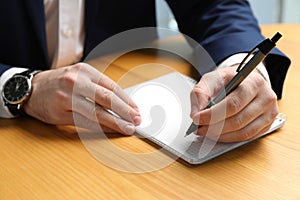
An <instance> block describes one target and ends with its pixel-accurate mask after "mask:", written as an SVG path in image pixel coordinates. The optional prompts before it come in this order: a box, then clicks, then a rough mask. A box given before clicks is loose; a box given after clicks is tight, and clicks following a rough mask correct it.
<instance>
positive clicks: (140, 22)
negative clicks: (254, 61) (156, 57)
mask: <svg viewBox="0 0 300 200" xmlns="http://www.w3.org/2000/svg"><path fill="white" fill-rule="evenodd" d="M167 2H168V4H169V5H170V7H171V9H172V10H173V12H174V15H175V18H176V20H177V22H178V26H179V29H180V31H181V32H183V33H184V34H186V35H188V36H190V37H192V38H193V39H195V40H197V41H198V42H199V43H200V44H201V45H202V46H203V47H204V48H205V49H206V50H207V51H208V52H209V53H210V55H211V57H212V58H213V60H214V61H215V63H217V64H221V63H222V64H221V65H222V68H221V69H219V70H218V72H216V71H213V72H210V73H207V74H206V75H205V76H204V77H203V78H202V79H201V80H200V82H199V83H198V85H197V86H196V87H195V89H194V90H193V94H196V98H194V99H192V111H191V117H192V118H193V121H194V122H195V123H197V124H200V125H202V126H201V128H200V129H199V130H198V131H197V134H200V135H205V133H206V130H207V129H208V126H209V125H210V127H211V128H214V127H217V125H218V124H219V123H222V122H223V121H224V120H225V123H224V128H223V131H222V134H221V136H220V138H219V140H220V141H225V142H227V141H228V142H230V141H241V140H246V139H250V138H253V137H255V136H257V135H259V134H262V133H263V132H265V131H266V130H267V129H268V128H269V127H270V125H271V124H272V122H273V120H274V118H275V116H276V115H277V113H278V108H277V103H276V99H277V97H278V98H281V92H282V85H283V81H284V78H285V74H286V72H287V69H288V66H289V63H290V61H289V59H288V58H286V57H284V56H283V55H282V53H280V52H279V51H278V50H275V51H273V52H272V53H271V55H269V56H268V57H267V59H266V60H265V65H266V69H265V68H264V66H263V64H261V65H260V67H259V68H258V70H257V71H255V72H253V73H251V75H249V77H247V79H246V80H245V81H244V82H243V83H242V84H241V85H240V86H239V87H238V88H237V89H236V90H235V91H234V92H233V93H231V94H230V95H229V96H228V97H226V101H223V102H220V103H219V104H218V105H215V106H213V107H212V108H211V109H207V110H202V109H203V108H204V107H205V106H206V104H207V102H208V100H209V98H210V97H212V96H214V95H215V93H217V92H218V89H219V87H220V84H224V83H226V82H228V80H229V79H230V78H232V77H233V75H234V73H235V67H236V65H237V64H238V63H239V62H241V59H242V58H243V56H244V55H243V54H240V53H245V52H248V51H250V50H251V49H252V48H253V47H254V46H255V45H256V44H257V43H258V42H260V41H261V40H263V37H262V35H261V34H260V30H259V27H258V24H257V21H256V20H255V18H254V16H253V14H252V12H251V9H250V6H249V4H248V2H247V1H246V0H215V1H197V0H190V1H173V0H170V1H167ZM0 19H1V21H0V24H1V27H2V29H1V31H0V63H1V64H0V74H1V78H0V84H1V88H2V90H3V91H4V94H5V93H7V96H9V95H12V96H14V95H15V94H16V93H18V92H19V89H20V85H19V84H20V83H11V85H12V86H14V87H15V88H14V90H15V93H13V92H12V93H13V94H10V92H11V91H9V87H6V88H5V87H4V85H5V84H6V83H7V82H9V80H10V81H11V79H9V78H10V77H13V75H14V74H18V73H21V72H23V71H24V70H25V69H24V68H30V69H35V70H42V71H41V72H39V73H36V71H26V72H23V75H24V74H25V75H26V76H28V77H31V76H33V78H32V80H31V82H32V92H31V94H30V97H29V98H24V99H25V100H24V101H23V99H21V100H22V102H21V103H18V104H17V106H16V105H12V103H9V102H8V100H7V99H5V98H3V99H2V98H1V105H0V106H1V113H0V114H1V116H2V117H14V116H16V115H19V113H20V112H22V111H24V112H25V113H26V114H28V115H30V116H32V117H34V118H37V119H39V120H42V121H44V122H46V123H50V124H57V125H58V124H63V125H70V124H74V119H73V113H76V116H77V117H78V119H80V120H79V121H80V122H82V124H79V125H80V126H82V127H85V126H86V124H89V127H86V128H91V127H93V126H95V127H96V126H97V125H98V124H101V126H102V128H103V129H104V130H106V131H109V130H114V131H118V132H121V133H123V134H127V135H130V134H132V133H134V131H135V126H136V125H139V124H140V122H141V120H142V119H141V117H140V114H139V110H138V108H137V106H136V104H135V103H134V102H133V101H132V100H131V99H130V98H129V97H128V96H127V95H126V94H125V93H124V91H123V90H122V89H121V88H120V87H119V86H118V85H117V84H116V83H114V82H113V81H112V80H111V79H110V78H109V77H107V76H105V75H104V74H101V73H100V72H98V71H96V70H95V69H93V67H91V66H89V65H87V64H85V63H78V62H79V61H82V59H84V58H85V56H86V55H87V54H88V53H89V52H90V51H91V50H92V49H93V48H94V47H95V46H96V45H97V44H99V43H100V42H102V41H103V40H105V39H106V38H108V37H110V36H113V35H115V34H117V33H120V32H122V31H125V30H129V29H133V28H139V27H152V26H155V3H154V0H147V1H140V0H132V1H126V2H125V1H113V0H112V1H100V0H99V1H97V0H86V1H84V0H76V1H64V0H60V1H58V0H53V1H51V0H44V1H42V0H39V1H34V0H27V1H21V0H11V1H3V2H2V3H0ZM79 72H80V77H84V78H80V79H79V78H77V75H78V73H79ZM268 73H269V76H268ZM217 74H222V78H219V76H218V75H217ZM269 77H270V82H271V85H272V87H270V85H269V83H268V79H269ZM17 80H18V79H15V81H17ZM99 80H100V81H99ZM212 80H213V81H212ZM75 84H76V85H80V86H82V87H81V89H79V90H76V93H75V94H74V93H73V86H74V85H75ZM7 85H9V84H6V86H7ZM272 88H273V90H272ZM94 91H96V94H95V96H94V95H92V94H94V93H93V92H94ZM210 91H213V92H210ZM276 95H277V96H276ZM4 96H5V95H4ZM72 97H73V98H76V100H77V102H79V106H76V110H73V108H72ZM16 98H17V97H16ZM18 98H20V97H18ZM91 101H92V102H96V104H97V105H96V107H95V106H94V104H93V103H92V102H91ZM112 101H114V107H112ZM115 102H116V103H115ZM226 102H227V103H226ZM224 104H226V105H225V106H226V110H227V112H226V117H225V119H224V118H223V117H220V118H217V119H215V120H214V121H211V122H210V116H211V113H212V112H218V110H220V109H221V107H222V106H224ZM106 109H112V111H114V112H115V113H117V114H118V115H119V116H120V118H118V117H115V115H113V114H111V113H110V112H108V111H106ZM94 114H96V116H97V117H98V120H97V121H92V120H93V116H94ZM77 121H78V120H77ZM76 125H78V124H76Z"/></svg>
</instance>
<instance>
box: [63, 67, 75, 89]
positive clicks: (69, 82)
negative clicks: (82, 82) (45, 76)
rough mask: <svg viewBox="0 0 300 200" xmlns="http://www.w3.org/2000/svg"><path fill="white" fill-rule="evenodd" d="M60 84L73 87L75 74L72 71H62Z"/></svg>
mask: <svg viewBox="0 0 300 200" xmlns="http://www.w3.org/2000/svg"><path fill="white" fill-rule="evenodd" d="M60 80H61V81H60V85H61V86H62V87H64V88H65V87H67V88H68V87H70V86H71V87H73V86H74V85H75V83H76V74H75V73H73V72H70V71H68V72H67V73H64V74H63V76H62V77H61V79H60Z"/></svg>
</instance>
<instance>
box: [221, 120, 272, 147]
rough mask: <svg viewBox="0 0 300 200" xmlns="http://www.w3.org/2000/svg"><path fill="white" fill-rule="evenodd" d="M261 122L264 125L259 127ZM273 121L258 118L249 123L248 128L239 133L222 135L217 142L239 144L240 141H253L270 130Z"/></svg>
mask: <svg viewBox="0 0 300 200" xmlns="http://www.w3.org/2000/svg"><path fill="white" fill-rule="evenodd" d="M261 120H262V121H263V123H264V126H263V127H261V123H262V121H261ZM273 121H274V120H273ZM273 121H269V120H266V119H264V117H263V116H262V117H259V118H258V119H256V120H254V121H253V122H252V123H250V124H249V125H248V126H246V127H245V128H243V129H241V130H239V131H236V132H232V133H227V134H222V135H221V136H220V138H219V142H241V141H245V140H249V139H253V138H255V137H258V136H260V135H263V134H264V133H266V132H267V131H268V130H269V129H270V127H271V125H272V123H273ZM258 127H261V128H258Z"/></svg>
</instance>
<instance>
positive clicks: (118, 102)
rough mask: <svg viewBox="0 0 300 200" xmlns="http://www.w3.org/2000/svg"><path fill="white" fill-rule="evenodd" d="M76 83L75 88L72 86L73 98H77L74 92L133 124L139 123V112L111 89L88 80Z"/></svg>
mask: <svg viewBox="0 0 300 200" xmlns="http://www.w3.org/2000/svg"><path fill="white" fill-rule="evenodd" d="M77 85H78V86H77ZM77 85H76V88H74V89H75V90H76V91H75V92H73V93H74V94H75V97H73V98H77V97H76V94H77V95H81V96H83V97H87V98H88V99H90V100H91V101H93V102H96V103H97V104H99V105H101V106H102V107H105V108H106V109H109V110H112V111H113V112H114V113H116V114H117V115H119V116H120V117H121V118H123V119H125V120H127V121H129V122H132V123H134V124H135V125H139V124H140V123H141V116H140V113H139V112H138V111H136V109H134V108H132V107H131V106H130V105H129V104H128V103H127V102H124V101H123V100H122V99H120V98H119V97H118V96H117V95H116V94H115V93H114V92H113V91H111V90H109V89H107V88H104V87H101V86H99V85H97V84H95V83H92V82H89V81H84V82H82V83H81V84H77Z"/></svg>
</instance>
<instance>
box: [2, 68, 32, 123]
mask: <svg viewBox="0 0 300 200" xmlns="http://www.w3.org/2000/svg"><path fill="white" fill-rule="evenodd" d="M25 70H27V69H26V68H18V67H12V68H10V69H8V70H6V71H5V72H3V74H2V75H1V77H0V93H1V94H2V90H3V86H4V84H5V83H6V81H7V80H8V79H10V78H11V77H12V76H13V75H15V74H17V73H22V72H23V71H25ZM0 117H1V118H14V117H15V116H14V115H12V114H11V113H10V112H9V110H8V108H7V106H5V103H4V100H3V97H2V95H1V98H0Z"/></svg>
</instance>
